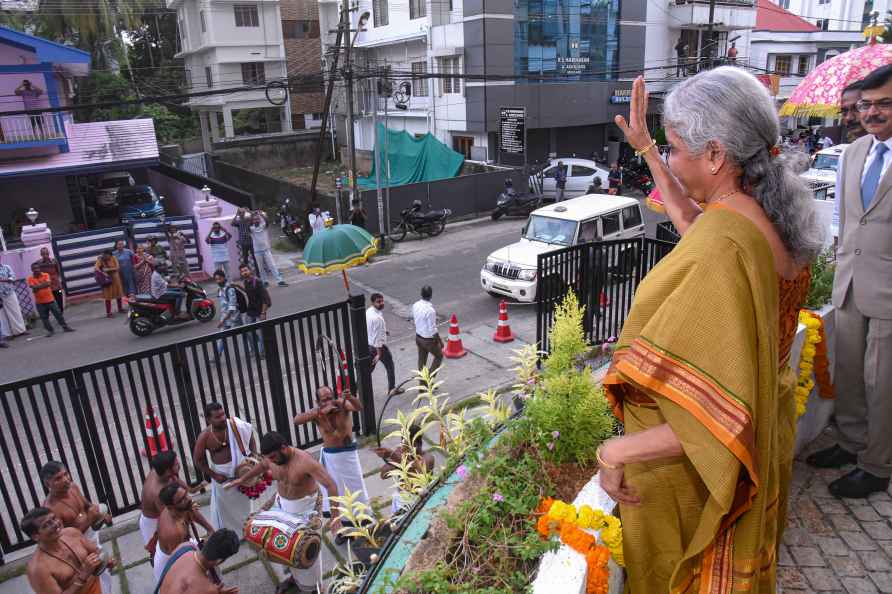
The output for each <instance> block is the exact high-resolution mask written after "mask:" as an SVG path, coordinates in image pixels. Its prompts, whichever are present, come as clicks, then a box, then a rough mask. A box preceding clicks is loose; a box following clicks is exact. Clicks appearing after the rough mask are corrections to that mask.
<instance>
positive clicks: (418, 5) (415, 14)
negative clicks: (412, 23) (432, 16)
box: [409, 0, 427, 20]
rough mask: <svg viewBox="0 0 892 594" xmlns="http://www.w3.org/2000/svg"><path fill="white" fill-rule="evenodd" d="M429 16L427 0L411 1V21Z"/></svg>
mask: <svg viewBox="0 0 892 594" xmlns="http://www.w3.org/2000/svg"><path fill="white" fill-rule="evenodd" d="M425 16H427V1H426V0H409V19H410V20H411V19H420V18H421V17H425Z"/></svg>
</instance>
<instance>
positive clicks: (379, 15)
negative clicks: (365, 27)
mask: <svg viewBox="0 0 892 594" xmlns="http://www.w3.org/2000/svg"><path fill="white" fill-rule="evenodd" d="M388 10H389V7H388V5H387V0H372V15H373V16H374V24H375V26H376V27H384V26H386V25H387V24H388V23H389V22H390V14H389V12H388Z"/></svg>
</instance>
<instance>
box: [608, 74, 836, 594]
mask: <svg viewBox="0 0 892 594" xmlns="http://www.w3.org/2000/svg"><path fill="white" fill-rule="evenodd" d="M646 113H647V93H646V91H645V86H644V80H643V79H642V78H639V79H638V80H636V81H635V83H634V87H633V94H632V105H631V115H630V118H629V121H627V120H626V119H625V118H623V117H622V116H618V117H617V120H616V123H617V125H618V126H619V127H620V128H621V129H622V130H623V132H624V133H625V135H626V139H627V140H628V142H629V144H631V145H632V147H633V148H634V149H635V150H636V153H637V155H640V156H643V157H644V158H645V159H646V161H647V164H648V166H649V167H650V169H651V172H652V173H653V176H654V181H655V183H656V186H657V190H658V191H659V192H660V193H661V194H662V198H663V203H664V205H665V209H666V212H667V213H668V214H669V216H670V218H671V219H672V221H673V223H674V224H675V226H676V227H677V228H678V230H679V232H680V233H681V235H682V238H681V241H680V242H679V243H678V245H677V246H676V247H675V248H674V249H673V251H672V252H671V253H670V254H669V255H668V256H666V258H665V259H664V260H663V261H662V262H660V264H659V265H658V266H657V267H655V268H654V269H653V270H652V271H651V272H650V273H649V274H648V276H647V277H646V278H645V279H644V281H643V282H642V283H641V285H640V286H639V288H638V290H637V292H636V294H635V301H634V303H633V305H632V309H631V311H630V312H629V316H628V318H627V319H626V321H625V324H624V327H623V332H622V335H621V336H620V338H619V341H618V343H617V348H616V351H615V353H614V359H613V365H612V366H611V370H610V372H609V373H608V375H607V377H606V378H605V380H604V385H605V388H606V391H607V395H608V397H609V398H610V399H611V402H612V404H613V405H614V410H615V412H616V413H617V415H618V416H619V417H620V418H622V419H623V420H624V422H625V430H626V433H625V435H624V436H622V437H618V438H614V439H611V440H609V441H607V442H605V443H604V444H603V445H602V446H601V447H600V448H599V449H598V451H597V452H596V457H597V459H598V462H599V464H600V465H601V470H600V473H599V476H600V481H601V485H602V487H603V488H604V489H605V490H606V491H607V492H608V493H609V494H610V495H611V496H612V497H613V498H614V499H616V500H617V501H618V502H619V503H620V513H621V517H622V521H623V539H624V553H625V559H626V568H627V572H628V578H629V580H628V583H629V585H630V587H631V591H632V592H636V593H637V592H642V593H644V592H669V591H672V592H676V591H678V592H688V591H698V592H702V591H708V592H714V591H715V592H726V591H727V592H730V591H738V590H740V591H744V590H745V591H747V592H756V593H759V592H774V589H775V579H776V559H777V552H778V546H779V543H780V542H781V533H782V531H783V526H784V523H785V521H786V502H787V493H788V490H789V482H790V475H791V465H792V452H793V438H794V431H795V418H796V417H795V402H794V397H793V388H794V387H795V380H796V378H795V376H794V375H793V373H792V371H790V370H789V367H788V366H787V364H786V363H787V360H788V358H789V353H790V348H791V345H792V342H793V338H794V337H795V333H796V324H797V316H798V310H799V307H800V304H801V303H802V301H803V299H804V297H805V294H806V292H807V289H808V280H809V279H808V270H809V264H810V262H811V261H812V260H813V258H814V256H815V255H816V253H817V252H818V250H819V249H820V246H821V232H820V229H819V227H818V225H817V222H816V220H817V219H816V217H815V214H814V210H813V206H812V203H811V197H810V193H809V192H808V190H807V188H806V187H805V185H804V184H803V182H802V181H801V180H800V179H799V178H798V176H797V175H796V173H795V172H794V171H793V170H792V169H791V167H790V166H789V164H788V163H787V159H786V157H785V156H784V155H781V154H779V151H778V149H777V147H776V142H777V140H778V138H779V122H778V118H777V114H776V109H775V106H774V103H773V101H772V99H771V97H770V96H769V95H768V92H767V91H766V89H765V87H764V86H762V84H761V83H759V81H758V80H756V79H755V77H753V76H752V75H750V74H748V73H746V72H745V71H743V70H740V69H737V68H734V67H721V68H716V69H714V70H710V71H706V72H702V73H700V74H698V75H697V76H694V77H692V78H690V79H687V80H686V81H684V82H683V83H681V84H679V85H678V86H677V87H675V88H674V89H673V90H672V92H671V93H670V94H669V96H668V97H667V98H666V102H665V109H664V116H663V120H664V125H665V128H666V135H667V139H668V140H669V147H670V153H669V158H668V162H667V163H666V162H664V161H663V160H662V159H661V158H660V155H659V154H658V152H657V151H656V150H655V148H654V146H655V142H654V141H653V139H652V138H651V135H650V132H649V131H648V129H647V124H646Z"/></svg>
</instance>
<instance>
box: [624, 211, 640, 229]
mask: <svg viewBox="0 0 892 594" xmlns="http://www.w3.org/2000/svg"><path fill="white" fill-rule="evenodd" d="M639 225H641V210H640V209H639V208H638V207H637V206H627V207H626V208H624V209H623V229H627V230H628V229H631V228H633V227H638V226H639Z"/></svg>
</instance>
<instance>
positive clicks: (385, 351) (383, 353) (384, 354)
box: [369, 344, 396, 392]
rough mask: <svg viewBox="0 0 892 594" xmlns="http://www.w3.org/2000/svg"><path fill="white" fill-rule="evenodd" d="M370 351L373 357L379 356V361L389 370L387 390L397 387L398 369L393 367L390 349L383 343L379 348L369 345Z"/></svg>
mask: <svg viewBox="0 0 892 594" xmlns="http://www.w3.org/2000/svg"><path fill="white" fill-rule="evenodd" d="M369 352H370V353H371V354H372V357H373V358H374V357H378V361H380V362H381V363H382V364H383V365H384V370H385V371H386V372H387V391H388V392H389V391H390V390H393V389H394V388H395V387H396V370H395V369H394V367H393V355H391V354H390V349H389V348H387V345H386V344H384V345H381V348H379V349H376V348H375V347H373V346H372V345H369Z"/></svg>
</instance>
